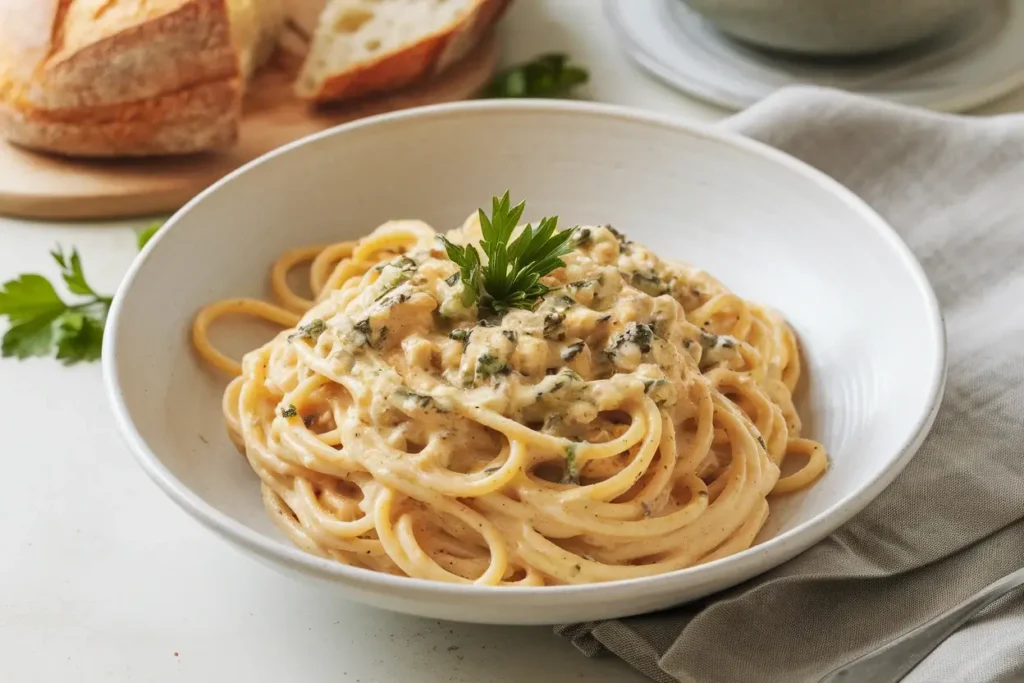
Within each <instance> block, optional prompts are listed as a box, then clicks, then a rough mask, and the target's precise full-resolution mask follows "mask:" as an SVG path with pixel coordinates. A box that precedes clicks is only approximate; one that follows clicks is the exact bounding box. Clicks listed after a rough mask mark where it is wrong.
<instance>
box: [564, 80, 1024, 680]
mask: <svg viewBox="0 0 1024 683" xmlns="http://www.w3.org/2000/svg"><path fill="white" fill-rule="evenodd" d="M723 125H724V126H725V127H726V128H727V129H729V130H731V131H734V132H738V133H742V134H744V135H747V136H749V137H752V138H755V139H758V140H761V141H763V142H766V143H768V144H769V145H772V146H774V147H777V148H779V149H781V150H784V151H786V152H788V153H790V154H792V155H794V156H796V157H798V158H800V159H803V160H804V161H806V162H807V163H809V164H811V165H812V166H815V167H817V168H818V169H820V170H822V171H824V172H825V173H827V174H829V175H831V176H832V177H833V178H835V179H836V180H838V181H839V182H841V183H843V184H844V185H846V186H847V187H848V188H850V189H851V190H853V191H854V192H856V193H857V194H859V195H860V196H861V197H862V198H864V199H865V200H866V201H867V202H868V203H869V204H871V205H872V206H873V207H874V208H875V209H876V210H878V211H879V212H880V213H881V214H882V215H883V216H885V217H886V218H887V219H888V220H889V222H890V223H891V224H892V225H893V226H894V228H895V229H896V231H897V232H898V233H899V234H900V236H901V237H902V238H903V240H904V241H905V242H906V243H907V244H908V245H909V246H910V248H911V250H913V252H914V254H915V255H916V256H917V258H918V260H919V261H920V262H921V265H922V266H923V267H924V269H925V271H926V272H927V274H928V278H929V279H930V280H931V283H932V286H933V287H934V288H935V291H936V294H937V295H938V298H939V302H940V304H941V306H942V310H943V314H944V317H945V321H946V330H947V334H948V344H949V352H948V357H949V376H948V380H947V388H946V395H945V399H944V401H943V405H942V407H941V410H940V412H939V416H938V418H937V420H936V422H935V426H934V428H933V429H932V432H931V434H930V436H929V437H928V439H927V441H926V442H925V444H924V446H923V447H922V448H921V450H920V451H919V452H918V453H917V455H916V456H915V457H914V458H913V460H912V461H911V462H910V464H909V465H908V466H907V468H906V469H905V470H904V471H903V473H902V474H901V475H900V476H899V477H898V478H897V479H896V481H895V482H893V484H892V485H890V486H889V488H888V489H886V490H885V491H884V492H883V493H882V495H880V496H879V497H878V499H876V500H875V501H874V502H873V503H872V504H871V505H869V506H868V507H867V508H866V509H865V510H864V511H863V512H862V513H861V514H860V515H858V516H857V517H855V518H854V519H853V520H852V521H851V522H849V523H848V524H846V525H845V526H844V527H842V528H841V529H840V530H839V531H837V532H836V533H835V534H833V535H832V536H831V537H829V538H828V539H826V540H824V541H822V542H821V543H819V544H818V545H816V546H814V547H813V548H811V549H810V550H808V551H806V552H805V553H803V554H802V555H800V556H798V557H797V558H795V559H794V560H792V561H790V562H788V563H786V564H784V565H782V566H780V567H778V568H776V569H775V570H773V571H770V572H768V573H766V574H763V575H762V576H760V577H757V578H756V579H754V580H751V581H749V582H747V583H745V584H743V585H740V586H738V587H736V588H734V589H731V590H728V591H724V592H722V593H720V594H717V595H715V596H712V597H710V598H708V599H706V600H703V601H700V602H699V603H696V604H689V605H683V606H680V607H678V608H675V609H671V610H667V611H664V612H659V613H655V614H648V615H644V616H639V617H634V618H629V619H618V620H611V621H602V622H593V623H586V624H569V625H563V626H558V627H556V631H557V632H558V633H559V634H561V635H563V636H565V637H567V638H569V639H571V640H572V642H573V643H574V644H575V645H576V647H578V648H579V649H580V650H582V651H583V652H584V653H585V654H587V655H591V656H593V655H597V654H599V653H601V652H603V651H608V652H611V653H613V654H615V655H617V656H619V657H621V658H622V659H624V660H626V661H627V662H629V663H630V664H631V665H633V666H634V667H635V668H636V669H638V670H639V671H641V672H642V673H644V674H646V675H647V676H648V677H650V678H652V679H654V680H655V681H663V682H665V683H670V682H685V683H734V682H736V681H741V682H743V683H773V682H776V681H777V682H778V683H801V682H803V681H817V680H819V679H820V678H821V677H822V676H824V675H825V674H826V673H828V672H829V671H831V670H833V669H834V668H836V667H838V666H840V665H842V664H844V663H846V662H849V661H850V660H852V659H855V658H857V657H858V656H860V655H863V654H865V653H867V652H869V651H871V650H874V649H875V648H877V647H879V646H881V645H883V644H885V643H887V642H890V641H892V640H894V639H896V638H898V637H899V636H901V635H902V634H904V633H906V632H907V631H909V630H911V629H913V628H914V627H916V626H919V625H920V624H923V623H924V622H926V621H928V620H929V619H931V618H932V617H934V616H936V615H938V614H940V613H942V612H944V611H946V610H948V609H949V608H950V607H952V606H953V605H955V604H956V603H958V602H959V601H961V600H963V599H964V598H966V597H968V596H970V595H971V594H973V593H975V592H976V591H978V590H980V589H981V588H983V587H985V586H986V585H987V584H989V583H991V582H992V581H994V580H996V579H998V578H1000V577H1001V576H1003V575H1005V574H1008V573H1010V572H1011V571H1013V570H1015V569H1018V568H1020V567H1021V566H1024V115H1007V116H1001V117H994V118H987V119H981V118H966V117H956V116H947V115H940V114H935V113H931V112H925V111H919V110H912V109H907V108H902V107H898V106H895V105H892V104H888V103H883V102H879V101H875V100H871V99H867V98H862V97H857V96H853V95H848V94H844V93H839V92H834V91H829V90H824V89H818V88H804V87H800V88H792V89H787V90H783V91H780V92H778V93H777V94H775V95H773V96H771V97H769V98H768V99H766V100H765V101H763V102H761V103H760V104H758V105H756V106H754V107H752V108H751V109H749V110H747V111H745V112H743V113H742V114H739V115H737V116H734V117H733V118H731V119H729V120H728V121H726V122H725V123H724V124H723ZM821 227H822V230H827V229H828V226H827V225H823V226H821ZM864 276H865V277H871V273H865V274H864ZM885 325H886V321H885V320H878V321H876V323H875V327H874V329H873V330H866V331H865V334H872V333H876V334H885ZM904 680H905V681H906V682H907V683H926V682H932V681H943V682H944V683H959V682H961V681H965V682H966V681H971V682H973V681H978V682H979V683H980V682H984V683H993V682H1001V681H1006V682H1009V681H1016V682H1020V681H1024V591H1017V593H1016V594H1011V595H1009V596H1007V597H1006V598H1004V599H1003V600H1000V601H999V602H997V603H996V604H994V605H993V606H991V607H990V608H989V609H987V610H986V611H985V612H983V613H981V614H980V615H979V616H978V617H976V618H975V619H974V620H972V621H971V622H969V623H968V624H967V625H965V626H964V627H963V628H961V629H960V630H959V631H958V632H957V633H956V634H954V635H953V636H952V637H951V638H949V639H948V640H947V641H946V642H945V643H944V644H943V645H941V646H940V647H939V648H938V649H937V650H935V651H934V652H933V653H932V654H931V655H929V656H928V657H927V659H926V660H925V661H924V662H922V663H921V664H920V665H919V666H918V667H917V668H915V669H914V670H913V671H912V672H911V673H910V674H909V675H908V676H907V678H905V679H904Z"/></svg>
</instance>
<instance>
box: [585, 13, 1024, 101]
mask: <svg viewBox="0 0 1024 683" xmlns="http://www.w3.org/2000/svg"><path fill="white" fill-rule="evenodd" d="M850 4H851V5H856V4H859V3H850ZM893 4H896V5H899V4H900V3H899V2H895V3H893ZM605 14H606V16H607V17H608V19H609V22H610V23H611V25H612V28H613V30H614V31H615V32H616V34H617V35H618V37H619V40H620V42H621V44H622V47H623V49H624V50H625V52H626V53H627V55H628V56H629V57H630V58H631V59H632V60H633V61H634V62H635V63H636V64H638V65H639V66H640V67H641V68H643V69H644V70H645V71H647V72H648V73H650V74H651V75H653V76H654V77H656V78H658V79H659V80H661V81H663V82H664V83H666V84H668V85H670V86H672V87H674V88H676V89H677V90H680V91H681V92H684V93H687V94H689V95H693V96H696V97H699V98H701V99H702V100H705V101H707V102H710V103H712V104H715V105H718V106H721V107H727V108H729V109H743V108H746V107H748V106H750V105H752V104H754V103H756V102H758V101H759V100H761V99H763V98H765V97H767V96H768V95H770V94H771V93H773V92H775V91H776V90H778V89H779V88H783V87H785V86H788V85H798V84H804V85H818V86H823V87H831V88H839V89H842V90H847V91H849V92H855V93H860V94H864V95H870V96H873V97H878V98H880V99H886V100H890V101H892V102H896V103H899V104H907V105H913V106H918V107H926V108H929V109H934V110H937V111H946V112H963V111H968V110H971V109H974V108H976V107H980V106H982V105H984V104H987V103H989V102H992V101H994V100H996V99H998V98H1000V97H1002V96H1003V95H1006V94H1007V93H1009V92H1012V91H1013V90H1015V89H1017V88H1019V87H1020V86H1021V85H1022V84H1024V49H1022V48H1021V46H1022V45H1024V7H1022V3H1020V2H1009V1H1006V0H996V1H995V2H985V3H980V4H979V5H978V6H977V9H976V11H973V12H968V13H967V14H966V15H963V16H962V17H961V19H960V20H959V21H957V22H955V24H954V25H953V26H951V27H949V28H947V30H945V31H942V32H940V34H938V35H935V36H933V37H932V38H930V39H928V40H925V41H924V42H918V43H915V44H914V45H911V46H908V47H906V48H902V49H898V50H894V51H891V52H887V53H884V54H878V55H869V56H862V57H848V58H839V57H835V56H832V57H822V56H821V55H798V54H796V53H782V52H777V51H768V50H763V49H760V48H757V47H754V46H752V45H750V44H747V43H743V42H740V41H737V40H733V39H732V38H729V37H728V36H727V35H726V34H724V33H722V32H721V31H720V30H718V29H717V28H716V27H715V25H714V24H712V22H710V21H708V20H707V19H706V18H705V17H704V16H702V15H701V14H698V13H697V12H696V11H694V10H693V9H691V8H690V7H689V6H688V5H687V4H686V3H684V2H683V1H682V0H605ZM821 29H822V30H823V31H824V30H828V26H827V25H824V24H823V25H822V26H821Z"/></svg>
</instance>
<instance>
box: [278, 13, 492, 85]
mask: <svg viewBox="0 0 1024 683" xmlns="http://www.w3.org/2000/svg"><path fill="white" fill-rule="evenodd" d="M509 2H510V0H329V2H328V4H327V6H326V8H325V9H324V11H323V13H322V14H321V15H320V21H319V23H318V25H317V29H316V32H315V33H314V35H313V40H312V45H311V47H310V51H309V55H308V56H307V58H306V61H305V64H304V65H303V69H302V73H301V74H300V75H299V78H298V80H297V81H296V84H295V91H296V94H297V95H298V96H299V97H301V98H303V99H306V100H310V101H314V102H334V101H340V100H346V99H352V98H356V97H361V96H364V95H370V94H374V93H380V92H385V91H392V90H396V89H398V88H403V87H406V86H408V85H411V84H413V83H416V82H419V81H423V80H427V79H429V78H430V77H432V76H435V75H437V74H439V73H441V72H442V71H444V70H445V69H447V68H448V67H450V66H451V65H452V64H454V63H456V62H457V61H459V60H460V59H462V57H464V56H465V55H466V54H467V53H468V52H469V51H470V50H472V48H473V47H474V46H475V45H476V44H477V43H478V42H479V41H480V39H481V37H482V36H483V35H484V34H485V33H486V31H487V30H488V29H490V27H491V26H492V25H493V24H494V23H495V22H497V20H498V19H499V18H500V17H501V15H502V13H503V12H504V10H505V8H506V7H507V6H508V4H509Z"/></svg>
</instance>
